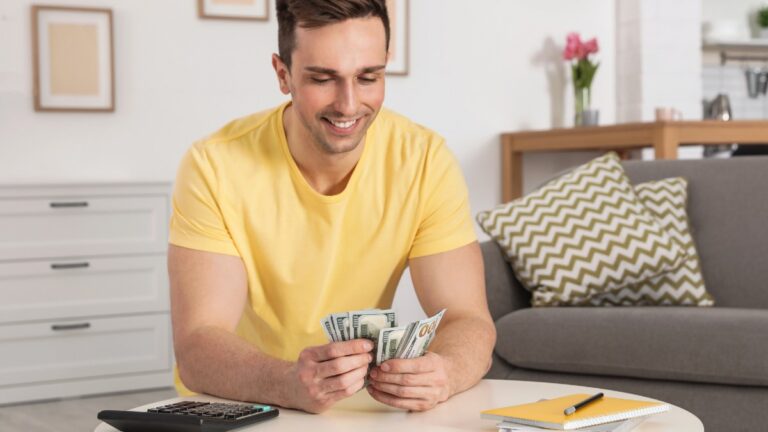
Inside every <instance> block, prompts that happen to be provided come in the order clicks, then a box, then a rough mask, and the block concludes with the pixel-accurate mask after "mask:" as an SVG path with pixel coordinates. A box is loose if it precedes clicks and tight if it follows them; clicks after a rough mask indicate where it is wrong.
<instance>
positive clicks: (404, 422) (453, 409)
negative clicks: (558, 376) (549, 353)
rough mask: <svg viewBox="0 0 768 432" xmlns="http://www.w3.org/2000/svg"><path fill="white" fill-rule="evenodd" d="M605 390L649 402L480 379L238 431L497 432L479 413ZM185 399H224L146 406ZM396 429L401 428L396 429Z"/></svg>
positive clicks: (686, 421)
mask: <svg viewBox="0 0 768 432" xmlns="http://www.w3.org/2000/svg"><path fill="white" fill-rule="evenodd" d="M598 391H603V392H604V393H605V394H606V396H615V397H625V398H633V399H641V400H653V399H650V398H646V397H642V396H638V395H633V394H629V393H622V392H616V391H611V390H602V389H596V388H591V387H582V386H573V385H566V384H553V383H543V382H528V381H506V380H482V381H481V382H480V383H478V385H476V386H475V387H473V388H472V389H470V390H467V391H466V392H464V393H461V394H458V395H456V396H454V397H452V398H451V399H449V400H448V401H446V402H445V403H442V404H440V405H438V406H437V407H435V408H433V409H432V410H430V411H426V412H412V413H411V412H406V411H402V410H398V409H395V408H391V407H388V406H386V405H383V404H380V403H379V402H377V401H375V400H374V399H372V398H371V397H370V396H369V395H368V392H366V391H361V392H358V393H357V394H355V395H354V396H352V397H350V398H349V399H345V400H343V401H341V402H339V403H337V404H336V405H334V407H333V408H331V409H330V410H328V411H326V412H324V413H322V414H317V415H315V414H307V413H304V412H301V411H295V410H290V409H285V408H280V415H279V416H278V417H277V418H275V419H272V420H267V421H265V422H263V423H257V424H255V425H253V426H251V427H249V428H243V429H238V430H242V431H254V432H274V431H294V430H296V431H298V430H311V431H313V432H325V431H328V432H330V431H334V432H338V431H361V430H387V431H390V430H399V431H406V430H407V431H419V432H425V431H459V430H460V431H496V430H497V429H496V423H498V422H496V421H493V420H484V419H481V418H480V411H483V410H486V409H491V408H498V407H503V406H508V405H516V404H521V403H528V402H532V401H536V400H539V399H545V398H546V399H549V398H555V397H558V396H563V395H565V394H569V393H596V392H598ZM181 400H202V401H221V399H217V398H214V397H210V396H196V397H188V398H175V399H168V400H165V401H158V402H156V403H152V404H149V405H145V406H144V407H138V408H136V409H141V408H144V409H146V408H148V407H150V406H155V405H159V404H167V403H172V402H178V401H181ZM103 409H125V407H103ZM396 428H398V429H396ZM114 431H116V429H114V428H112V427H111V426H109V425H107V424H104V423H102V424H99V425H98V427H96V431H95V432H114ZM633 431H635V432H661V431H664V432H673V431H674V432H694V431H695V432H703V431H704V426H703V425H702V423H701V421H700V420H699V419H698V418H696V416H694V415H693V414H691V413H690V412H688V411H686V410H684V409H682V408H679V407H676V406H671V407H670V410H669V411H667V412H664V413H661V414H657V415H654V416H652V417H650V418H649V419H647V420H646V421H644V422H643V423H641V424H640V425H639V426H638V427H637V428H635V429H633Z"/></svg>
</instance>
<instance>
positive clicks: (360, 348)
mask: <svg viewBox="0 0 768 432" xmlns="http://www.w3.org/2000/svg"><path fill="white" fill-rule="evenodd" d="M372 349H373V342H371V341H369V340H367V339H354V340H350V341H344V342H331V343H329V344H325V345H320V346H316V347H312V348H308V349H306V350H304V352H306V353H308V354H309V355H310V356H312V360H314V361H316V362H322V361H326V360H331V359H335V358H339V357H344V356H349V355H355V354H364V353H367V352H370V351H371V350H372Z"/></svg>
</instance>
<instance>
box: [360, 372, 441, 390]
mask: <svg viewBox="0 0 768 432" xmlns="http://www.w3.org/2000/svg"><path fill="white" fill-rule="evenodd" d="M435 379H436V376H435V375H434V374H432V373H420V374H413V373H405V374H400V373H387V372H382V371H381V369H379V368H375V369H372V370H371V380H373V381H374V382H377V383H388V384H397V385H401V386H431V385H434V384H435V382H434V381H435Z"/></svg>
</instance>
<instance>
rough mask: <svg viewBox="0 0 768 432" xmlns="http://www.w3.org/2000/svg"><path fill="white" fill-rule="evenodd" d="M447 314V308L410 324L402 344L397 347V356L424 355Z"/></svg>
mask: <svg viewBox="0 0 768 432" xmlns="http://www.w3.org/2000/svg"><path fill="white" fill-rule="evenodd" d="M443 314H445V309H443V310H441V311H440V312H438V313H436V314H435V315H434V316H431V317H429V318H425V319H423V320H420V321H416V322H413V323H410V324H408V326H407V328H406V330H405V334H404V335H403V339H402V340H401V342H400V344H399V345H400V346H399V347H398V349H397V354H396V357H397V358H405V359H410V358H416V357H420V356H422V355H424V353H425V352H426V351H427V347H428V346H429V344H430V342H432V339H433V338H434V334H435V331H436V330H437V326H438V325H440V320H441V319H442V318H443Z"/></svg>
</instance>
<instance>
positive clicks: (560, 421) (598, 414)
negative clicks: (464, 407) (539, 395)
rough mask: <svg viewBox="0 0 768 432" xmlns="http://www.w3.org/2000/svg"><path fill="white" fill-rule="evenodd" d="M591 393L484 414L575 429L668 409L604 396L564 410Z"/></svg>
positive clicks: (501, 418) (505, 419) (484, 413)
mask: <svg viewBox="0 0 768 432" xmlns="http://www.w3.org/2000/svg"><path fill="white" fill-rule="evenodd" d="M589 396H591V395H588V394H572V395H568V396H563V397H559V398H556V399H548V400H543V401H539V402H533V403H528V404H523V405H514V406H509V407H504V408H496V409H491V410H486V411H482V412H481V413H480V414H481V417H482V418H484V419H490V420H501V421H506V422H512V423H518V424H522V425H529V426H537V427H542V428H547V429H558V430H573V429H579V428H583V427H587V426H595V425H599V424H603V423H611V422H617V421H621V420H626V419H630V418H635V417H642V416H647V415H651V414H656V413H660V412H664V411H667V410H669V405H667V404H665V403H661V402H649V401H640V400H631V399H621V398H615V397H603V398H602V399H600V400H598V401H596V402H593V403H591V404H589V405H587V406H585V407H584V408H581V409H579V410H578V411H576V412H575V413H574V414H571V415H569V416H566V415H565V414H564V413H563V410H565V409H566V408H568V407H569V406H572V405H574V404H576V403H578V402H581V401H583V400H584V399H586V398H588V397H589Z"/></svg>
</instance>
